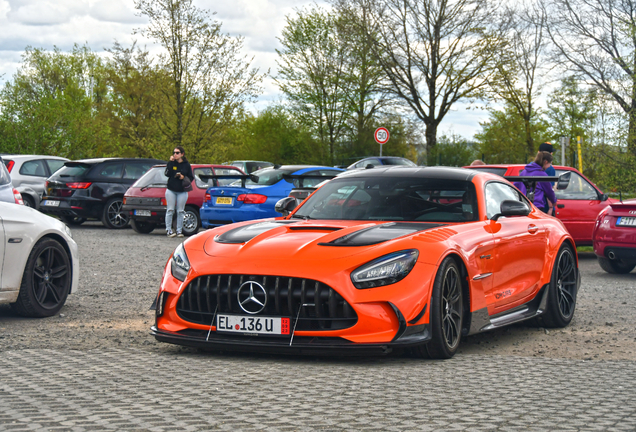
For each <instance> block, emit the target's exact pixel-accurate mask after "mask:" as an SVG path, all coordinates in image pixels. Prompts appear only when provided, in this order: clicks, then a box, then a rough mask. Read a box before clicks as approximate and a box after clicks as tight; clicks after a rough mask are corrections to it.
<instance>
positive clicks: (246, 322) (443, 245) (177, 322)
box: [152, 167, 580, 358]
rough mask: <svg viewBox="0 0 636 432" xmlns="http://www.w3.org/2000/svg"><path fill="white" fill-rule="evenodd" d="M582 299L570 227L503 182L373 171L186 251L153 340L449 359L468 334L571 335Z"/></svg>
mask: <svg viewBox="0 0 636 432" xmlns="http://www.w3.org/2000/svg"><path fill="white" fill-rule="evenodd" d="M295 204H296V200H295V199H294V198H293V197H288V198H284V199H283V200H281V202H279V204H278V207H279V209H280V210H290V209H291V207H293V206H294V205H295ZM280 210H279V211H280ZM579 286H580V275H579V271H578V261H577V255H576V253H575V246H574V241H573V240H572V237H571V236H570V235H569V234H568V232H567V230H566V229H565V228H564V226H563V224H562V223H561V222H560V221H559V220H557V219H555V218H553V217H550V216H547V215H545V214H544V213H542V212H541V211H540V210H538V209H537V208H535V207H534V206H533V205H532V204H531V203H530V202H529V201H528V200H527V199H526V197H525V196H523V195H522V194H521V193H520V192H519V191H518V190H517V189H516V188H515V187H514V186H512V185H511V184H510V183H509V182H507V181H506V180H504V179H503V178H502V177H499V176H497V175H494V174H490V173H486V172H478V171H474V170H468V169H462V168H443V167H387V168H378V167H376V168H374V169H369V170H357V171H353V172H347V173H345V174H343V175H340V176H338V177H337V178H335V179H334V180H331V181H329V182H327V183H326V184H324V185H323V186H322V187H320V188H319V189H318V190H317V191H316V192H314V193H313V194H312V195H311V196H310V197H309V198H307V199H306V200H305V201H304V202H303V203H302V204H301V205H300V206H299V207H297V208H295V209H293V211H292V212H291V213H290V214H289V215H288V216H286V217H283V218H275V219H264V220H259V221H249V222H241V223H235V224H231V225H226V226H222V227H218V228H214V229H212V230H208V231H205V232H202V233H200V234H198V235H196V236H194V237H191V238H189V239H188V240H186V241H185V242H184V243H182V244H181V245H179V246H178V247H177V248H176V249H175V251H174V253H173V254H172V256H171V257H170V259H169V260H168V263H167V265H166V268H165V270H164V274H163V279H162V283H161V288H160V291H159V295H158V297H157V299H156V323H155V325H154V326H153V327H152V333H153V335H154V336H155V338H156V339H157V340H159V341H162V342H169V343H174V344H179V345H187V346H195V347H210V348H216V349H232V350H248V351H266V352H292V353H312V354H313V353H317V352H327V351H331V352H334V353H345V352H346V353H352V352H353V353H355V352H358V353H362V352H365V353H366V352H369V351H371V352H377V353H388V352H391V351H392V350H394V349H406V348H408V349H412V350H413V351H414V352H415V353H416V354H418V355H420V356H422V357H426V358H450V357H452V356H453V355H454V354H455V352H456V351H457V348H458V346H459V344H460V341H461V338H462V337H464V336H467V335H471V334H475V333H479V332H483V331H487V330H491V329H494V328H498V327H502V326H506V325H508V324H512V323H515V322H519V321H523V320H533V321H535V322H536V323H537V324H539V325H541V326H544V327H564V326H566V325H568V324H569V323H570V321H571V320H572V317H573V315H574V310H575V306H576V295H577V291H578V288H579Z"/></svg>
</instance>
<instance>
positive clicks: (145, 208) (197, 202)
mask: <svg viewBox="0 0 636 432" xmlns="http://www.w3.org/2000/svg"><path fill="white" fill-rule="evenodd" d="M165 169H166V166H165V165H155V166H153V167H152V168H151V169H150V170H149V171H148V172H147V173H146V174H144V175H143V177H141V178H140V179H139V180H137V182H136V183H135V184H133V185H132V186H131V187H130V188H129V189H128V190H127V191H126V194H125V195H124V205H123V207H122V210H124V211H128V212H129V213H130V224H131V226H132V228H133V229H134V230H135V231H136V232H138V233H142V234H148V233H150V232H152V230H154V229H155V228H157V227H158V226H165V218H166V198H165V194H166V185H167V182H168V178H167V177H166V176H165V175H164V171H165ZM192 171H193V173H194V182H193V183H192V192H189V193H188V201H187V202H186V207H185V217H184V219H183V234H184V235H186V236H190V235H192V234H196V233H197V232H198V231H199V228H200V227H201V218H200V216H199V209H200V208H201V205H202V204H203V200H204V197H205V191H206V190H207V189H208V188H209V187H212V186H225V185H227V184H230V183H231V182H233V181H234V179H214V180H212V179H210V180H208V181H203V180H201V178H200V177H199V176H201V175H243V171H241V170H240V169H239V168H236V167H233V166H227V165H211V164H192ZM176 220H177V218H176V215H175V217H174V218H173V223H176Z"/></svg>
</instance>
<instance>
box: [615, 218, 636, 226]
mask: <svg viewBox="0 0 636 432" xmlns="http://www.w3.org/2000/svg"><path fill="white" fill-rule="evenodd" d="M616 225H617V226H633V227H636V217H619V218H618V221H616Z"/></svg>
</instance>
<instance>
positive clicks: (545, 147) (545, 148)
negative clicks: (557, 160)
mask: <svg viewBox="0 0 636 432" xmlns="http://www.w3.org/2000/svg"><path fill="white" fill-rule="evenodd" d="M539 151H540V152H548V153H550V154H551V155H552V156H553V157H554V146H553V145H552V144H551V143H549V142H544V143H541V144H540V145H539ZM545 173H546V175H548V176H550V177H553V176H555V175H556V170H555V169H554V167H553V166H552V164H550V166H549V167H548V168H546V170H545ZM550 185H551V186H554V182H551V183H550Z"/></svg>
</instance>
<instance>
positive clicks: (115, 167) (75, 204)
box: [40, 158, 165, 228]
mask: <svg viewBox="0 0 636 432" xmlns="http://www.w3.org/2000/svg"><path fill="white" fill-rule="evenodd" d="M159 163H165V162H164V161H160V160H158V159H134V158H130V159H126V158H103V159H84V160H78V161H70V162H65V163H64V166H63V167H62V168H60V169H59V170H58V171H57V172H56V173H55V174H53V175H52V176H51V177H50V178H49V179H48V181H47V182H46V191H45V195H44V197H43V200H42V203H41V205H40V210H42V211H43V212H45V213H50V214H53V215H56V216H59V217H60V218H61V219H62V220H64V221H65V222H67V223H69V224H80V223H82V222H84V221H85V220H86V219H89V218H91V219H98V220H101V221H102V223H103V224H104V225H105V226H106V227H108V228H124V227H126V226H128V223H129V221H130V217H129V215H128V212H125V211H123V210H122V205H123V199H124V194H125V193H126V191H127V190H128V188H129V187H130V186H132V184H133V183H134V182H135V181H136V180H138V179H139V178H140V177H141V176H142V175H143V174H144V173H145V172H146V171H148V170H149V169H150V168H151V167H152V166H153V165H157V164H159Z"/></svg>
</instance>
